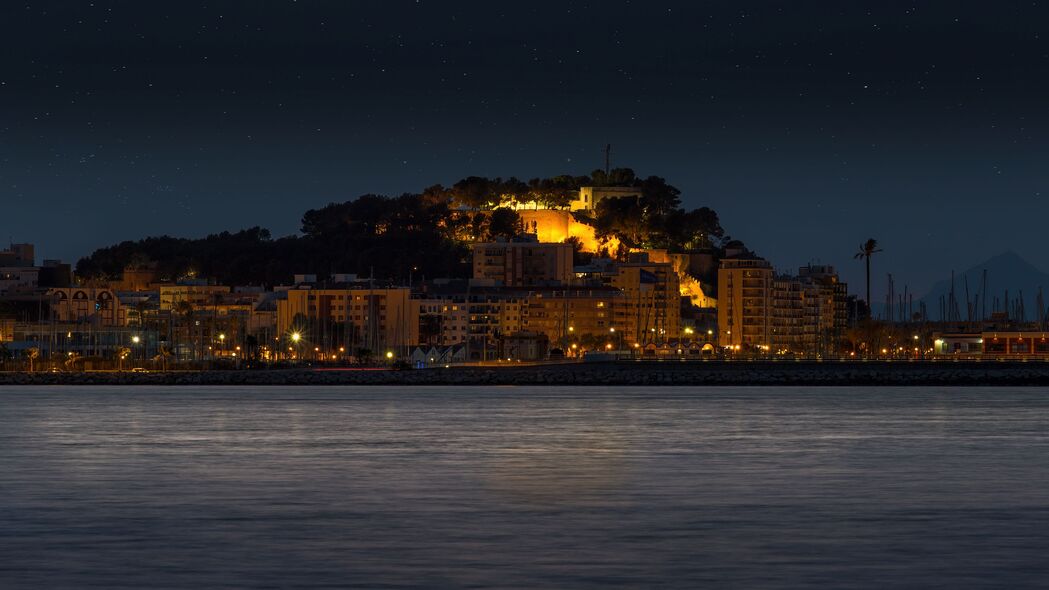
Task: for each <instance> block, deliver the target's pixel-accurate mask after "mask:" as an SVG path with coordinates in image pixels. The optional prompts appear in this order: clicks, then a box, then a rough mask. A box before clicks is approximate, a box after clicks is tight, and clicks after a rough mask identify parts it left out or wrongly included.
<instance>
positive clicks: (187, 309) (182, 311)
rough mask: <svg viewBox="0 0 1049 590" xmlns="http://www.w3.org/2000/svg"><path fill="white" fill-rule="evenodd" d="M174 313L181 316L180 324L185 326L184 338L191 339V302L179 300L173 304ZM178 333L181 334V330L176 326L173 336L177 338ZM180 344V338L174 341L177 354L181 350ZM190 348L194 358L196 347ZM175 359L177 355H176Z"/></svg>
mask: <svg viewBox="0 0 1049 590" xmlns="http://www.w3.org/2000/svg"><path fill="white" fill-rule="evenodd" d="M175 313H177V314H178V315H179V316H181V318H182V322H181V323H182V325H184V326H185V327H186V338H187V339H188V340H191V341H192V339H193V335H192V324H193V304H192V303H190V302H189V301H186V300H180V301H179V302H178V303H176V304H175ZM180 335H181V331H180V330H179V329H178V328H176V330H175V336H176V337H177V338H179V336H180ZM180 345H181V338H179V341H178V342H176V343H175V353H176V354H178V353H179V352H180V351H181V346H180ZM191 348H192V350H193V355H194V358H195V357H196V347H195V346H193V347H191ZM175 360H176V361H177V360H178V357H176V358H175Z"/></svg>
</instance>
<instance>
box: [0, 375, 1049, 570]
mask: <svg viewBox="0 0 1049 590" xmlns="http://www.w3.org/2000/svg"><path fill="white" fill-rule="evenodd" d="M1047 410H1049V391H1047V390H1041V389H990V388H966V389H933V388H928V389H918V388H911V389H876V388H855V389H850V388H827V389H804V388H781V389H770V388H765V389H761V388H753V389H752V388H674V389H644V388H626V387H622V388H613V389H599V388H520V387H518V388H511V387H505V388H479V387H478V388H427V389H421V390H413V389H411V388H306V387H296V388H233V387H225V388H207V387H205V388H146V387H141V388H122V389H113V388H90V387H77V388H24V389H23V388H16V387H5V388H3V389H2V390H0V587H3V588H90V587H98V588H188V587H193V588H242V587H254V588H287V587H296V588H342V587H359V588H407V587H449V588H451V587H456V588H460V587H477V588H480V587H500V588H534V587H555V588H598V587H600V588H613V587H630V588H696V587H736V588H779V587H792V588H796V587H802V588H803V587H813V588H815V587H820V588H823V587H835V588H886V587H912V588H913V587H941V588H959V587H988V586H997V587H1012V588H1017V587H1036V586H1046V585H1049V559H1047V558H1046V556H1047V555H1049V485H1047V484H1049V412H1047Z"/></svg>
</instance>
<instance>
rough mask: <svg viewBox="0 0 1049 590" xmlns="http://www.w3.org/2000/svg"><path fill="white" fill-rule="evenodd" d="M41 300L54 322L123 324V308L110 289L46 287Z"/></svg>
mask: <svg viewBox="0 0 1049 590" xmlns="http://www.w3.org/2000/svg"><path fill="white" fill-rule="evenodd" d="M43 297H44V300H45V301H47V302H48V303H50V307H51V314H52V318H53V320H55V321H58V322H68V323H74V324H92V325H95V326H126V325H127V310H125V309H124V307H123V306H122V305H121V304H120V299H119V298H118V297H117V296H116V293H114V292H113V291H112V290H110V289H98V288H90V287H68V288H63V289H48V290H47V291H46V292H45V293H44V295H43Z"/></svg>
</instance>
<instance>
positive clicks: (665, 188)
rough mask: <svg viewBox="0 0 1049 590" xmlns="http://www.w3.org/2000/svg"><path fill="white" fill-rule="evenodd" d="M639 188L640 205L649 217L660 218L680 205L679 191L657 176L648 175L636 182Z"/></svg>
mask: <svg viewBox="0 0 1049 590" xmlns="http://www.w3.org/2000/svg"><path fill="white" fill-rule="evenodd" d="M638 184H639V186H640V188H641V206H642V207H644V209H645V215H646V216H647V217H649V218H662V217H664V216H666V215H667V214H669V213H670V212H672V211H677V210H678V206H679V205H681V198H680V197H681V191H679V190H678V189H677V188H676V187H674V186H671V185H669V184H667V181H666V180H665V179H663V178H660V177H658V176H649V177H648V178H646V179H644V180H642V181H641V182H640V183H638Z"/></svg>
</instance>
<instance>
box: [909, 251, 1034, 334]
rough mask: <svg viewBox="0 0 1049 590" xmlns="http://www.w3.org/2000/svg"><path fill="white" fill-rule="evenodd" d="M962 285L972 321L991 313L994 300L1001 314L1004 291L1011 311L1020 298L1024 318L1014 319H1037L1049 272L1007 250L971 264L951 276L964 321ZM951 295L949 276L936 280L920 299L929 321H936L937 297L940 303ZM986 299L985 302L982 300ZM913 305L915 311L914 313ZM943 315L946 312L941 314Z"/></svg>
mask: <svg viewBox="0 0 1049 590" xmlns="http://www.w3.org/2000/svg"><path fill="white" fill-rule="evenodd" d="M985 270H986V271H987V293H986V297H985V296H984V294H983V289H984V285H983V276H984V271H985ZM966 282H968V285H969V295H968V300H969V302H970V303H972V304H973V305H974V309H973V316H972V318H973V319H974V320H977V319H980V316H981V314H982V313H984V312H986V314H987V316H988V317H989V316H990V315H991V312H992V311H994V300H995V298H997V299H998V308H997V311H1005V292H1006V290H1008V291H1009V301H1010V304H1009V308H1010V311H1012V310H1015V309H1016V308H1017V306H1018V302H1019V301H1020V300H1021V294H1022V296H1023V310H1024V313H1023V315H1024V317H1023V318H1020V317H1018V316H1015V314H1014V319H1027V320H1035V319H1039V314H1038V293H1039V290H1041V291H1042V292H1043V298H1044V300H1043V303H1042V305H1043V307H1044V306H1045V305H1046V303H1047V302H1049V273H1046V272H1044V271H1042V270H1041V269H1039V268H1038V267H1036V266H1034V265H1033V264H1031V263H1030V262H1028V261H1026V260H1024V259H1023V258H1022V257H1021V256H1020V255H1019V254H1017V253H1016V252H1013V251H1011V250H1008V251H1006V252H1003V253H1001V254H998V255H997V256H992V257H991V258H989V259H987V260H985V261H984V262H981V263H980V264H977V265H974V266H972V267H971V268H969V269H966V270H965V271H963V272H961V273H956V274H955V275H954V298H955V300H956V301H957V318H956V319H961V320H967V319H968V312H967V310H966V294H965V286H966ZM950 292H951V279H950V277H947V278H944V279H942V280H940V281H937V282H936V283H935V284H934V285H933V286H932V288H931V289H930V290H929V292H928V293H927V294H926V295H925V296H924V297H922V298H921V299H920V301H921V302H923V303H925V309H926V313H927V314H928V317H929V319H930V320H939V319H940V309H941V304H940V301H941V299H940V298H941V297H942V298H943V301H944V302H946V301H948V300H949V296H950ZM985 298H986V301H984V300H983V299H985ZM917 307H918V306H917V303H915V311H917ZM944 313H946V311H945V312H944Z"/></svg>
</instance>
